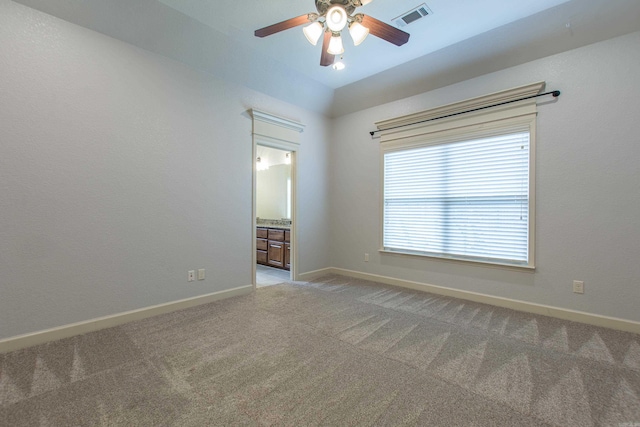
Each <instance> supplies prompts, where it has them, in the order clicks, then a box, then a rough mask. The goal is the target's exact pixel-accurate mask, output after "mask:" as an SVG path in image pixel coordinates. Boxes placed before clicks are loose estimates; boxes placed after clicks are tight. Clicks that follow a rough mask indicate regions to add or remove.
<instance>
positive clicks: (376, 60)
mask: <svg viewBox="0 0 640 427" xmlns="http://www.w3.org/2000/svg"><path fill="white" fill-rule="evenodd" d="M159 1H160V2H162V3H164V4H166V5H168V6H170V7H172V8H174V9H176V10H178V11H180V12H182V13H184V14H185V15H188V16H190V17H192V18H194V19H196V20H198V21H200V22H202V23H204V24H206V25H208V26H210V27H212V28H214V29H216V30H218V31H220V32H222V33H224V34H226V35H228V36H229V37H231V38H233V39H235V40H236V41H238V42H241V43H243V44H246V45H247V46H249V47H251V48H252V49H258V50H260V51H261V52H262V53H264V54H266V55H267V56H269V57H271V58H273V59H275V60H278V61H281V62H283V63H285V64H286V65H287V66H289V67H292V68H294V69H296V70H298V71H300V72H301V73H303V74H304V75H306V76H308V77H310V78H312V79H314V80H316V81H318V82H320V83H322V84H324V85H326V86H329V87H331V88H334V89H335V88H339V87H341V86H344V85H347V84H350V83H353V82H356V81H358V80H361V79H364V78H366V77H369V76H371V75H373V74H377V73H379V72H381V71H384V70H387V69H389V68H392V67H394V66H397V65H400V64H403V63H405V62H407V61H410V60H412V59H415V58H418V57H421V56H424V55H427V54H429V53H431V52H435V51H436V50H439V49H443V48H445V47H447V46H451V45H453V44H455V43H458V42H461V41H462V40H466V39H469V38H472V37H475V36H477V35H479V34H482V33H484V32H486V31H489V30H492V29H494V28H497V27H501V26H503V25H506V24H508V23H511V22H514V21H517V20H519V19H522V18H525V17H527V16H530V15H533V14H535V13H538V12H541V11H543V10H545V9H548V8H550V7H554V6H557V5H559V4H562V3H566V2H567V1H569V0H517V1H515V0H455V1H451V0H426V4H427V6H428V7H429V8H430V9H431V11H432V12H433V14H432V15H429V16H427V17H426V18H423V19H421V20H418V21H416V22H414V23H412V24H410V25H408V26H406V27H404V28H402V30H403V31H406V32H408V33H409V34H410V35H411V37H410V39H409V42H408V43H407V44H405V45H403V46H400V47H398V46H395V45H393V44H391V43H388V42H386V41H384V40H381V39H379V38H376V37H373V36H369V37H368V38H367V39H366V40H365V41H364V42H363V43H362V44H361V45H360V46H357V47H356V46H354V45H353V41H352V40H351V38H350V37H349V36H348V35H347V34H346V33H348V31H344V32H343V40H344V43H345V53H344V55H343V56H344V59H343V62H344V63H345V65H346V68H345V69H344V70H342V71H336V70H333V69H332V68H331V67H321V66H320V65H319V62H320V51H321V45H322V43H321V42H320V43H318V45H317V46H313V45H311V44H310V43H309V42H308V41H307V40H306V38H305V37H304V34H303V33H302V28H303V26H301V27H296V28H292V29H289V30H286V31H283V32H280V33H277V34H274V35H271V36H269V37H266V38H264V39H260V38H257V37H255V36H254V35H253V32H254V30H257V29H258V28H262V27H266V26H267V25H271V24H274V23H276V22H280V21H284V20H286V19H289V18H293V17H296V16H300V15H303V14H306V13H310V12H315V11H316V8H315V1H314V0H270V1H265V0H244V1H242V2H236V1H226V2H221V1H214V0H159ZM423 3H424V0H373V1H372V2H371V3H369V4H367V5H365V6H363V7H360V8H358V9H357V10H356V13H364V14H366V15H370V16H372V17H374V18H377V19H379V20H381V21H384V22H386V23H388V24H390V25H394V26H395V24H394V22H393V19H394V18H396V17H398V16H400V15H402V14H404V13H405V12H407V11H409V10H411V9H413V8H414V7H416V6H418V5H421V4H423Z"/></svg>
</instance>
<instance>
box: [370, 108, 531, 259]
mask: <svg viewBox="0 0 640 427" xmlns="http://www.w3.org/2000/svg"><path fill="white" fill-rule="evenodd" d="M473 101H477V100H473ZM487 102H488V101H487ZM457 107H458V108H460V106H459V105H458V106H457ZM532 108H533V110H532ZM439 111H442V109H439ZM445 111H446V110H445ZM398 120H405V121H406V118H401V119H398ZM436 122H437V121H434V122H432V123H428V124H426V125H424V124H423V125H421V126H417V127H416V126H414V127H413V128H412V129H409V130H403V131H397V130H396V131H393V132H388V133H387V134H386V136H385V134H384V133H383V137H382V172H383V173H382V186H383V192H382V235H381V238H382V248H381V250H382V251H383V252H393V253H403V254H411V255H424V256H431V257H438V258H447V259H459V260H465V261H475V262H482V263H491V264H499V265H507V266H517V267H528V268H533V267H534V256H533V255H534V250H533V249H534V248H533V244H534V235H533V234H534V229H535V228H534V221H533V220H534V215H533V212H534V211H535V203H534V197H533V196H534V183H535V180H534V167H533V166H534V164H535V162H534V158H535V156H534V153H535V151H534V147H535V103H533V105H532V103H531V102H529V103H528V104H527V103H522V104H518V105H516V106H514V107H513V108H502V109H498V110H497V111H496V110H494V111H490V109H489V110H488V111H486V112H481V113H476V114H471V115H470V116H467V117H464V118H462V117H460V118H457V117H456V118H454V119H450V120H444V121H441V122H440V123H436ZM387 125H388V124H387ZM383 132H384V130H383Z"/></svg>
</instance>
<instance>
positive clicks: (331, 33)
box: [255, 0, 409, 67]
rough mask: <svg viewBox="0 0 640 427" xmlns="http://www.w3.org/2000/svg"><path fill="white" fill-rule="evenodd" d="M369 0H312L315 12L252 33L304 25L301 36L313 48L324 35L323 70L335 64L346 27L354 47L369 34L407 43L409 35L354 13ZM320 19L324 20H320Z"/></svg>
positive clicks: (369, 1) (374, 19)
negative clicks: (305, 38) (304, 37)
mask: <svg viewBox="0 0 640 427" xmlns="http://www.w3.org/2000/svg"><path fill="white" fill-rule="evenodd" d="M371 1H372V0H315V2H316V9H317V10H318V13H308V14H306V15H301V16H298V17H295V18H291V19H287V20H286V21H282V22H279V23H277V24H273V25H269V26H268V27H264V28H261V29H259V30H256V31H255V35H256V37H266V36H270V35H272V34H275V33H279V32H280V31H284V30H288V29H289V28H293V27H297V26H300V25H304V24H307V23H309V22H310V23H311V24H310V25H308V26H306V27H304V29H303V31H304V35H305V36H306V37H307V40H309V42H310V43H311V44H313V45H316V44H317V43H318V40H319V39H320V37H321V36H323V34H324V38H323V42H322V55H321V57H320V65H321V66H323V67H326V66H328V65H332V64H333V63H334V62H335V57H336V55H341V54H342V53H343V52H344V46H343V44H342V36H341V32H342V30H343V29H344V28H345V27H346V26H347V24H348V25H349V34H351V37H352V38H353V42H354V44H355V45H356V46H357V45H359V44H360V43H362V42H363V41H364V39H365V38H366V37H367V35H368V34H369V33H371V34H373V35H374V36H376V37H379V38H381V39H383V40H386V41H388V42H389V43H393V44H395V45H396V46H402V45H403V44H405V43H406V42H408V41H409V34H408V33H405V32H404V31H402V30H399V29H397V28H395V27H392V26H391V25H389V24H386V23H384V22H382V21H379V20H377V19H376V18H372V17H371V16H368V15H364V14H362V13H358V14H355V15H354V14H353V13H354V12H355V10H356V8H358V7H360V6H364V5H365V4H368V3H371ZM321 19H323V20H321Z"/></svg>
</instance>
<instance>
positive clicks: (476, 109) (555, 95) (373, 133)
mask: <svg viewBox="0 0 640 427" xmlns="http://www.w3.org/2000/svg"><path fill="white" fill-rule="evenodd" d="M546 95H553V97H554V98H557V97H559V96H560V91H559V90H554V91H551V92H545V93H539V94H537V95H531V96H525V97H524V98H519V99H513V100H511V101H505V102H500V103H499V104H493V105H487V106H484V107H480V108H474V109H473V110H467V111H460V112H458V113H453V114H447V115H446V116H440V117H434V118H433V119H427V120H422V121H419V122H415V123H407V124H406V125H400V126H395V127H391V128H386V129H379V130H374V131H372V132H369V133H370V134H371V136H374V135H375V134H376V133H378V132H383V131H386V130H393V129H399V128H403V127H406V126H413V125H418V124H420V123H426V122H432V121H434V120H440V119H446V118H447V117H453V116H459V115H460V114H467V113H473V112H474V111H480V110H485V109H487V108H493V107H499V106H501V105H505V104H511V103H513V102H518V101H524V100H525V99H531V98H538V97H540V96H546Z"/></svg>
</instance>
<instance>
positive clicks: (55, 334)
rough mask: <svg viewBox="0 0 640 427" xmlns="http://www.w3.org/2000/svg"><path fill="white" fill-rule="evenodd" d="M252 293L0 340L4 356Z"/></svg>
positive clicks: (218, 295)
mask: <svg viewBox="0 0 640 427" xmlns="http://www.w3.org/2000/svg"><path fill="white" fill-rule="evenodd" d="M251 292H253V286H252V285H249V286H242V287H239V288H234V289H228V290H225V291H219V292H214V293H211V294H207V295H201V296H198V297H193V298H187V299H183V300H179V301H172V302H168V303H164V304H158V305H154V306H151V307H145V308H140V309H137V310H132V311H126V312H124V313H118V314H112V315H109V316H104V317H99V318H96V319H91V320H85V321H83V322H77V323H72V324H69V325H64V326H59V327H57V328H52V329H47V330H44V331H39V332H33V333H30V334H25V335H18V336H15V337H11V338H6V339H3V340H0V353H6V352H9V351H14V350H20V349H22V348H26V347H31V346H33V345H38V344H44V343H46V342H49V341H54V340H59V339H62V338H68V337H72V336H75V335H81V334H86V333H87V332H93V331H97V330H100V329H105V328H111V327H114V326H118V325H122V324H124V323H128V322H132V321H134V320H141V319H146V318H147V317H152V316H157V315H159V314H165V313H170V312H172V311H177V310H182V309H185V308H190V307H195V306H198V305H202V304H208V303H211V302H214V301H218V300H221V299H226V298H231V297H235V296H240V295H247V294H250V293H251Z"/></svg>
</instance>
